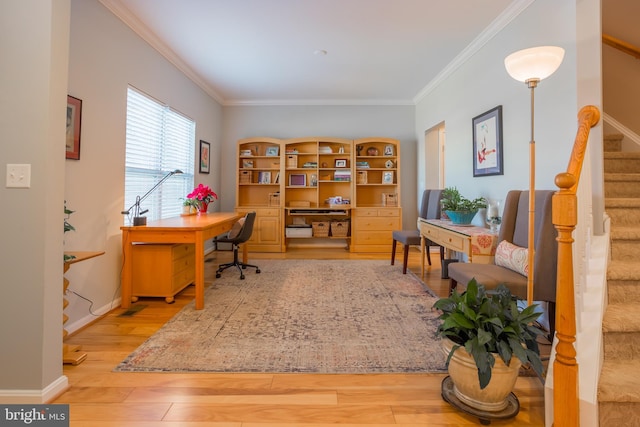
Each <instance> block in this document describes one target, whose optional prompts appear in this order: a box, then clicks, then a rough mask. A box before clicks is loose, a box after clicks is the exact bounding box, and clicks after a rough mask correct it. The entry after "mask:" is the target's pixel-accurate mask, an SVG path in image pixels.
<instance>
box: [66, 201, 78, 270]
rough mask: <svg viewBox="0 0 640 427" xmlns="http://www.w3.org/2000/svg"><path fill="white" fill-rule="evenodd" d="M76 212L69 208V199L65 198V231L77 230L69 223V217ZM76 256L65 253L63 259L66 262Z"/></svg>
mask: <svg viewBox="0 0 640 427" xmlns="http://www.w3.org/2000/svg"><path fill="white" fill-rule="evenodd" d="M74 212H75V211H72V210H70V209H68V208H67V201H66V200H65V201H64V232H65V233H66V232H67V231H75V230H76V229H75V227H74V226H73V225H71V224H70V223H69V217H70V216H71V214H72V213H74ZM75 257H76V256H75V255H69V254H64V255H63V260H64V262H67V261H71V260H72V259H74V258H75Z"/></svg>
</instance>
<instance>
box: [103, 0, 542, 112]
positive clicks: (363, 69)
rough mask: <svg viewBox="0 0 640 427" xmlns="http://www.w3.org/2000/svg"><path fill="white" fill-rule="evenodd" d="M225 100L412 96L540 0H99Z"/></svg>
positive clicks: (401, 99)
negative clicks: (534, 1)
mask: <svg viewBox="0 0 640 427" xmlns="http://www.w3.org/2000/svg"><path fill="white" fill-rule="evenodd" d="M100 1H101V3H102V4H104V5H105V6H106V7H107V8H108V9H110V10H111V11H112V12H113V13H114V14H115V15H116V16H118V17H119V18H120V19H122V20H123V21H124V22H125V23H126V24H127V25H129V26H130V27H131V28H132V29H133V30H134V31H136V32H137V33H138V34H139V35H140V36H142V37H143V38H144V39H145V40H146V41H147V42H149V43H150V44H151V45H152V46H154V47H155V48H156V49H157V50H158V51H160V52H161V53H162V54H163V55H164V56H165V57H167V58H168V59H169V60H170V61H171V62H173V63H174V64H175V65H176V66H177V67H178V68H180V69H181V70H182V71H183V72H184V73H185V74H187V75H188V76H189V77H190V78H191V79H192V80H194V81H195V82H196V83H197V84H198V85H199V86H200V87H202V88H203V89H204V90H205V91H206V92H207V93H209V94H210V95H211V96H212V97H214V98H215V99H216V100H218V101H219V102H220V103H222V104H223V105H261V104H264V105H267V104H269V105H274V104H282V105H286V104H310V105H313V104H316V105H319V104H358V105H360V104H361V105H367V104H370V105H392V104H395V105H398V104H399V105H403V104H407V105H413V104H415V102H416V100H417V99H419V98H420V97H421V94H423V93H425V91H428V89H429V86H430V85H433V84H434V82H436V81H437V80H438V77H439V76H440V75H442V74H443V73H444V72H446V70H451V69H454V68H455V67H456V64H458V63H460V62H461V61H462V60H463V59H464V58H466V57H468V56H469V55H471V54H473V53H474V52H475V50H476V49H477V48H478V47H480V46H482V44H483V43H484V41H486V40H488V39H489V38H490V37H491V36H492V35H493V34H494V33H495V32H496V31H499V30H500V29H501V28H502V27H503V26H504V25H506V24H507V23H508V22H509V21H510V20H511V19H512V18H513V16H516V15H517V14H518V13H520V12H521V11H522V10H523V9H524V8H526V7H527V6H528V5H529V4H531V2H532V1H533V0H446V1H443V0H179V1H178V0H100Z"/></svg>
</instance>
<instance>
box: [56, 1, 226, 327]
mask: <svg viewBox="0 0 640 427" xmlns="http://www.w3.org/2000/svg"><path fill="white" fill-rule="evenodd" d="M68 84H69V88H68V91H69V94H70V95H73V96H75V97H77V98H80V99H82V102H83V103H82V132H81V135H82V139H81V146H80V160H66V162H65V169H66V181H65V188H64V198H65V199H66V200H67V207H68V208H69V209H71V210H74V211H75V213H74V214H72V215H71V218H70V220H69V222H70V223H71V224H72V225H73V226H74V227H75V228H76V231H71V232H68V233H66V235H65V244H64V249H65V250H79V251H82V250H98V251H105V252H106V253H105V255H103V256H101V257H98V258H94V259H91V260H88V261H84V262H82V263H78V264H75V265H73V266H72V267H71V269H70V270H69V272H68V273H67V275H66V277H67V278H68V279H69V281H70V282H71V284H70V286H69V287H70V289H73V290H74V291H75V292H77V293H79V294H80V295H82V296H84V297H85V298H88V299H89V300H91V301H92V302H93V306H92V308H91V310H92V312H93V313H100V314H101V313H103V312H105V311H106V310H108V309H110V308H115V307H117V306H118V305H119V296H120V289H119V287H120V271H121V268H122V256H121V253H122V250H121V236H122V235H121V231H120V227H121V226H122V225H123V215H121V214H120V212H121V211H122V210H123V209H124V208H125V206H124V205H123V204H124V161H125V154H124V153H125V124H126V102H127V86H128V85H132V86H135V87H136V88H138V89H140V90H141V91H143V92H145V93H147V94H148V95H151V96H152V97H154V98H155V99H157V100H159V101H160V102H163V103H165V104H168V105H170V106H171V107H172V108H174V109H176V110H178V111H180V112H182V113H183V114H185V115H187V116H188V117H190V118H192V119H193V120H195V121H196V141H195V144H196V150H195V152H196V159H195V160H196V165H197V161H198V153H199V140H200V139H203V140H205V141H207V142H210V143H211V153H212V156H213V155H215V154H216V152H217V150H219V144H220V134H221V128H222V125H221V122H222V108H221V106H220V105H219V104H218V103H217V102H216V101H214V100H213V99H212V98H211V97H209V96H208V95H207V94H205V93H204V92H203V91H202V90H201V89H200V88H199V87H198V86H196V85H195V84H194V83H193V82H192V81H191V80H189V79H188V78H187V77H185V76H184V75H183V74H182V73H181V72H180V71H179V70H178V69H177V68H175V67H174V66H173V65H172V64H170V63H169V62H168V61H167V60H166V59H164V58H163V57H162V56H161V55H160V54H159V53H158V52H157V51H156V50H154V49H152V48H151V47H150V46H149V45H148V44H147V43H146V42H144V41H143V40H142V39H141V38H139V37H138V36H137V35H136V34H135V33H134V32H133V31H131V30H130V29H129V27H127V26H126V25H125V24H123V23H122V22H121V21H120V20H119V19H118V18H117V17H115V16H114V15H113V14H112V13H111V12H110V11H108V10H107V9H106V8H105V7H104V6H103V5H102V4H100V3H99V2H98V1H97V0H72V1H71V41H70V58H69V82H68ZM211 169H212V173H211V174H209V175H205V174H202V175H199V174H198V173H197V170H198V168H197V166H196V168H195V170H196V179H195V181H196V184H197V183H199V182H203V183H205V184H208V185H210V186H212V187H213V188H216V187H218V186H219V185H220V184H219V183H220V175H219V169H218V168H217V164H216V159H215V158H213V157H212V163H211ZM198 175H199V176H198ZM176 203H180V201H178V200H177V201H176ZM218 206H219V204H214V206H213V207H212V208H210V209H213V210H215V209H216V208H217V207H218ZM67 298H68V300H69V302H70V304H69V306H68V307H67V309H66V310H65V313H66V314H67V315H69V317H70V319H69V322H68V323H67V326H68V327H67V329H68V330H70V331H73V330H75V329H77V328H78V327H80V326H82V325H84V324H86V322H87V321H89V320H92V319H93V318H94V317H93V316H92V315H91V313H90V312H89V306H90V303H89V302H87V301H85V300H83V299H81V298H79V297H77V296H75V295H73V294H69V295H68V296H67Z"/></svg>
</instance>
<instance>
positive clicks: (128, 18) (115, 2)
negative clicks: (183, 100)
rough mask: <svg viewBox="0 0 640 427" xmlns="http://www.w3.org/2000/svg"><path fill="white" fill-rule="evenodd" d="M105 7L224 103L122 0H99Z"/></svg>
mask: <svg viewBox="0 0 640 427" xmlns="http://www.w3.org/2000/svg"><path fill="white" fill-rule="evenodd" d="M99 1H100V3H102V5H103V6H104V7H106V8H107V9H108V10H109V11H110V12H111V13H113V14H114V15H115V16H116V17H117V18H119V19H120V20H121V21H122V22H124V23H125V24H126V25H127V26H128V27H129V28H131V29H132V30H133V32H135V33H136V34H137V35H139V36H140V37H141V38H142V40H144V41H146V42H147V43H149V45H151V47H152V48H154V49H155V50H157V51H158V52H159V53H160V55H162V56H163V57H164V58H166V59H167V61H169V62H170V63H172V64H173V65H174V66H175V67H176V68H177V69H178V70H180V71H181V72H182V73H183V74H184V75H185V76H187V78H189V79H190V80H191V81H193V82H194V83H195V84H196V85H198V86H199V87H200V88H201V89H202V90H203V91H205V92H206V93H207V94H208V95H209V96H210V97H212V98H213V99H215V100H216V101H217V102H218V103H219V104H223V103H224V98H223V97H222V96H220V94H218V93H217V92H216V91H215V90H214V89H213V88H212V87H211V86H210V85H209V84H207V82H205V81H204V80H203V79H202V78H201V77H200V76H199V75H198V74H197V73H196V72H195V71H193V69H192V68H191V67H189V66H188V65H187V64H186V63H185V62H184V61H182V59H180V57H179V56H178V55H176V53H175V52H174V51H173V50H171V48H169V46H167V45H166V44H165V43H163V42H162V41H161V40H160V39H159V38H158V36H157V35H156V34H155V33H154V32H153V31H151V30H150V29H149V27H147V26H146V25H145V24H144V23H143V22H142V21H140V20H139V19H138V18H137V17H136V16H135V15H134V14H133V13H131V11H130V10H129V8H127V7H126V6H125V5H124V4H123V2H122V1H121V0H99Z"/></svg>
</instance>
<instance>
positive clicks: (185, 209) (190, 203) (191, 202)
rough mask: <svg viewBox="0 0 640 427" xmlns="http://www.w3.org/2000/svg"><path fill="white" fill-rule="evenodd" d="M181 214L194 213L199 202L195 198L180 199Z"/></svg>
mask: <svg viewBox="0 0 640 427" xmlns="http://www.w3.org/2000/svg"><path fill="white" fill-rule="evenodd" d="M182 200H183V201H182V214H183V215H192V214H195V213H196V212H197V210H198V206H199V203H198V201H197V200H196V199H190V198H188V197H187V198H186V199H182Z"/></svg>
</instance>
